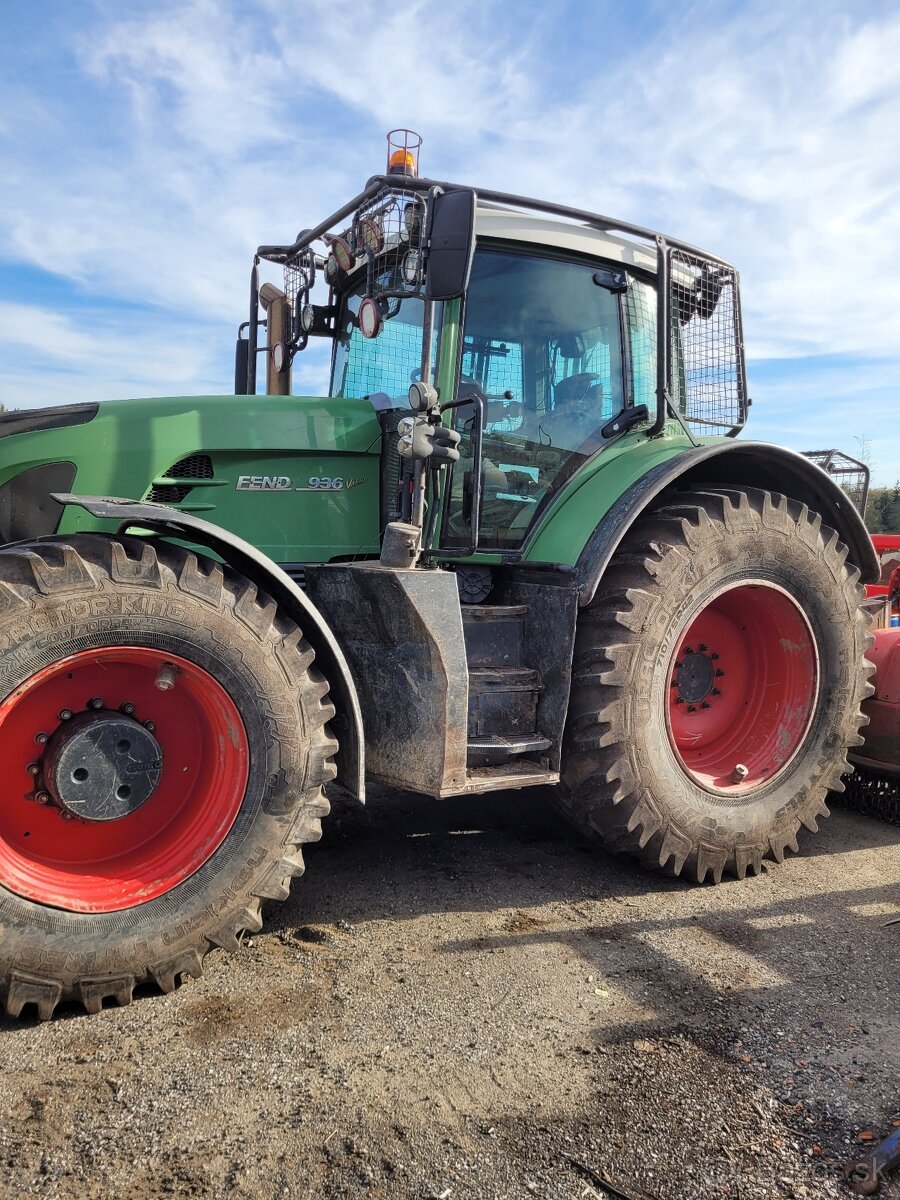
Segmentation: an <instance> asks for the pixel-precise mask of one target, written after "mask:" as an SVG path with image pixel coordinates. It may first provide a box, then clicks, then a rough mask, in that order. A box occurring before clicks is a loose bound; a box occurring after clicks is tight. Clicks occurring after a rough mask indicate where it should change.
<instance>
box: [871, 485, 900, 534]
mask: <svg viewBox="0 0 900 1200" xmlns="http://www.w3.org/2000/svg"><path fill="white" fill-rule="evenodd" d="M866 525H867V526H868V529H869V533H900V480H898V481H897V482H896V483H895V484H894V486H893V487H873V488H870V489H869V503H868V506H867V507H866Z"/></svg>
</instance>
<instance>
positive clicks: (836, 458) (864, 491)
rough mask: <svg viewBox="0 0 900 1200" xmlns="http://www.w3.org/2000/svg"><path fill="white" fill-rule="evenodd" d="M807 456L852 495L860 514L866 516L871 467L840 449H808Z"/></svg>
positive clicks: (854, 504) (851, 497) (854, 505)
mask: <svg viewBox="0 0 900 1200" xmlns="http://www.w3.org/2000/svg"><path fill="white" fill-rule="evenodd" d="M806 457H807V458H811V459H812V461H813V462H814V463H815V464H816V466H817V467H821V468H822V470H823V471H827V472H828V474H829V475H831V476H832V477H833V478H834V481H835V483H836V484H838V486H839V487H841V488H843V490H844V491H845V492H846V494H847V495H848V496H849V497H850V500H851V501H852V503H853V507H854V508H855V509H856V510H857V512H859V514H860V516H862V517H865V515H866V502H867V500H868V497H869V468H868V467H867V466H866V464H865V463H861V462H858V461H857V460H856V459H855V458H851V457H850V455H849V454H843V453H842V452H841V451H840V450H807V451H806Z"/></svg>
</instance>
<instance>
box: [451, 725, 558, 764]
mask: <svg viewBox="0 0 900 1200" xmlns="http://www.w3.org/2000/svg"><path fill="white" fill-rule="evenodd" d="M552 745H553V743H552V741H551V740H550V738H546V737H542V736H541V734H539V733H519V734H500V733H493V734H488V735H487V736H484V737H470V738H469V742H468V763H469V768H470V769H471V768H472V767H489V766H497V765H498V764H500V763H508V761H509V760H510V759H513V758H515V757H516V755H519V754H539V753H540V752H541V751H542V750H549V748H550V747H551V746H552ZM535 765H540V764H535Z"/></svg>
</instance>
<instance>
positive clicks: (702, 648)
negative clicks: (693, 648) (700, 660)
mask: <svg viewBox="0 0 900 1200" xmlns="http://www.w3.org/2000/svg"><path fill="white" fill-rule="evenodd" d="M697 649H698V650H699V651H700V653H701V654H705V653H706V652H707V650H708V649H709V646H707V644H706V642H701V643H700V645H699V646H698V647H697Z"/></svg>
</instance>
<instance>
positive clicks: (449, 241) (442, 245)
mask: <svg viewBox="0 0 900 1200" xmlns="http://www.w3.org/2000/svg"><path fill="white" fill-rule="evenodd" d="M429 242H430V248H429V252H428V278H427V279H426V281H425V296H426V299H428V300H455V299H456V298H457V296H461V295H463V293H464V292H465V290H466V288H467V287H468V286H469V272H470V271H471V269H472V255H473V254H474V252H475V193H474V192H473V191H472V189H471V188H455V189H454V190H453V191H450V192H441V193H440V194H439V195H437V196H435V197H434V199H433V200H432V202H431V225H430V228H429Z"/></svg>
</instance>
